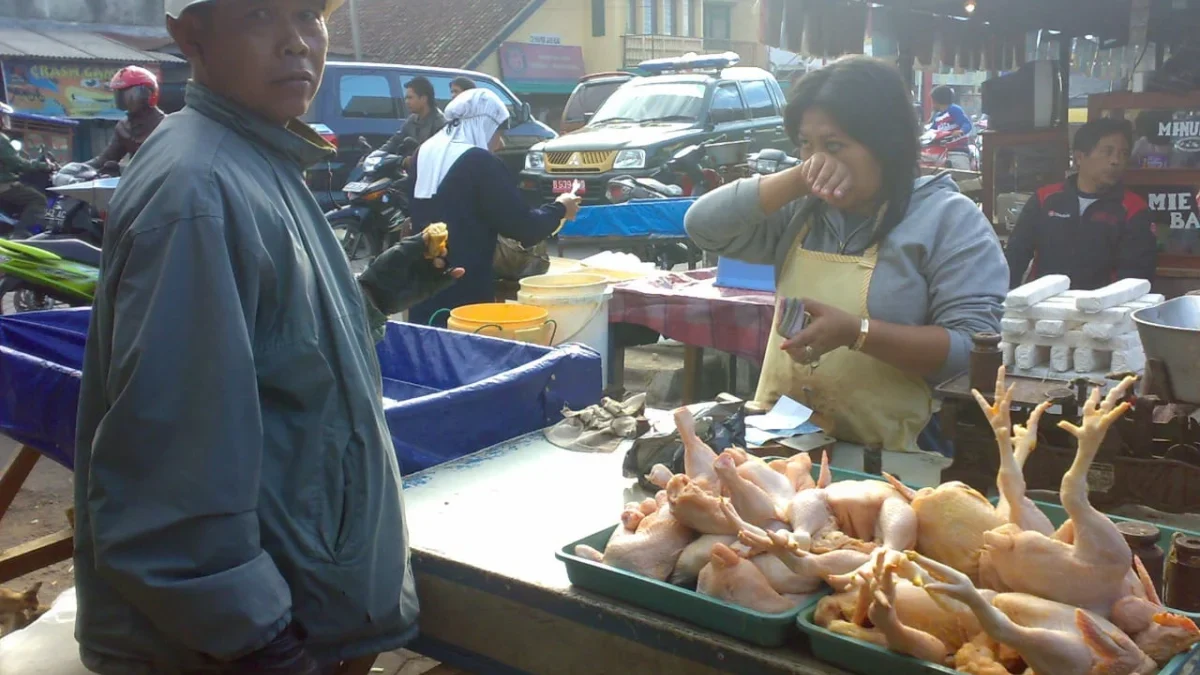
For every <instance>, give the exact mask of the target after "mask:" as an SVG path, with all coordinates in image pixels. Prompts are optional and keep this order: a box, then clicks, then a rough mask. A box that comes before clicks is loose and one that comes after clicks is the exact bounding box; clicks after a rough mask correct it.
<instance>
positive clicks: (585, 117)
mask: <svg viewBox="0 0 1200 675" xmlns="http://www.w3.org/2000/svg"><path fill="white" fill-rule="evenodd" d="M595 116H596V113H594V112H585V113H583V122H584V124H586V123H588V122H591V121H592V118H593V117H595Z"/></svg>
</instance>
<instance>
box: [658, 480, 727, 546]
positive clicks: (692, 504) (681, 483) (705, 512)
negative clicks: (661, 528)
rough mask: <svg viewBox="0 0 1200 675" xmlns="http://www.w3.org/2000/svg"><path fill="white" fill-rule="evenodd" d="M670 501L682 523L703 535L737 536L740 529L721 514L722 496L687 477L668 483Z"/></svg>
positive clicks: (672, 509)
mask: <svg viewBox="0 0 1200 675" xmlns="http://www.w3.org/2000/svg"><path fill="white" fill-rule="evenodd" d="M666 492H667V499H668V500H669V501H670V503H671V511H672V512H673V513H674V514H675V517H676V518H678V519H679V522H681V523H683V524H684V525H686V526H688V527H690V528H692V529H693V530H695V531H697V532H699V533H700V534H728V535H735V534H737V525H736V524H734V523H733V522H731V521H730V520H729V519H728V518H727V517H726V516H725V514H724V512H723V511H722V510H721V497H720V495H717V494H713V493H712V492H709V491H708V490H706V489H704V487H703V486H702V484H700V483H696V482H695V481H693V480H692V479H691V478H690V477H689V476H687V475H686V474H682V473H680V474H676V475H674V476H672V477H671V480H670V481H668V483H667V490H666Z"/></svg>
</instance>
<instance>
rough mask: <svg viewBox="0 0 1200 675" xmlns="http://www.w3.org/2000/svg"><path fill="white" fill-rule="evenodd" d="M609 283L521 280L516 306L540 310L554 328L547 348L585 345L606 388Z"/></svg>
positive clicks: (567, 277)
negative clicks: (593, 355)
mask: <svg viewBox="0 0 1200 675" xmlns="http://www.w3.org/2000/svg"><path fill="white" fill-rule="evenodd" d="M611 297H612V291H611V290H610V289H609V280H608V278H607V277H605V276H601V275H599V274H587V273H582V272H580V273H569V274H542V275H539V276H536V277H527V278H525V279H522V280H521V289H520V290H519V291H518V292H517V302H519V303H521V304H524V305H534V306H536V307H542V308H544V309H545V310H546V312H547V313H549V315H550V318H551V319H553V320H554V322H555V324H556V330H555V332H554V337H553V340H552V342H551V346H556V345H560V344H564V343H567V342H577V343H581V344H585V345H587V346H589V347H591V348H592V349H595V350H596V351H597V352H599V353H600V367H601V370H602V372H603V377H604V385H605V386H607V385H608V305H609V300H610V298H611Z"/></svg>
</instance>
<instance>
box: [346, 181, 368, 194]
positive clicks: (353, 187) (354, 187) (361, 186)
mask: <svg viewBox="0 0 1200 675" xmlns="http://www.w3.org/2000/svg"><path fill="white" fill-rule="evenodd" d="M368 185H370V183H366V182H363V181H355V182H353V183H347V184H346V187H344V188H342V192H362V191H363V190H366V189H367V186H368Z"/></svg>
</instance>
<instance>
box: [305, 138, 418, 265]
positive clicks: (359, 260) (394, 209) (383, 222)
mask: <svg viewBox="0 0 1200 675" xmlns="http://www.w3.org/2000/svg"><path fill="white" fill-rule="evenodd" d="M358 142H359V144H360V145H362V146H364V149H366V150H367V151H368V154H367V155H365V156H364V157H363V158H362V160H361V165H362V170H363V175H362V177H361V178H360V179H358V180H354V181H351V182H350V183H347V184H346V185H345V186H344V187H343V188H342V191H343V192H345V193H346V196H347V197H349V198H350V203H349V204H347V205H346V206H343V207H341V208H337V209H334V210H332V211H330V212H328V213H326V214H325V219H326V220H328V221H329V225H330V227H332V228H333V231H334V233H336V234H337V236H338V238H339V239H340V240H341V242H342V250H343V251H345V252H346V258H347V259H349V260H350V266H351V268H352V269H354V271H355V272H361V271H363V270H365V269H366V267H367V265H368V264H370V262H371V261H372V260H374V259H375V257H376V256H378V255H379V254H380V253H383V252H384V251H386V250H387V249H388V248H390V247H391V246H393V245H394V244H396V243H397V242H399V241H400V239H401V238H402V237H403V236H404V234H405V231H406V229H411V225H409V218H408V195H407V188H406V185H405V183H406V181H407V180H408V174H407V172H406V171H405V170H404V166H403V161H404V157H405V156H407V155H410V154H411V153H412V152H413V151H415V150H416V149H417V142H416V141H415V140H413V139H411V138H410V139H407V140H405V142H404V144H403V145H402V146H401V151H402V152H403V154H399V155H393V154H390V153H387V152H384V151H382V150H372V149H371V146H370V144H369V143H367V140H366V139H365V138H362V137H359V139H358Z"/></svg>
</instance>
